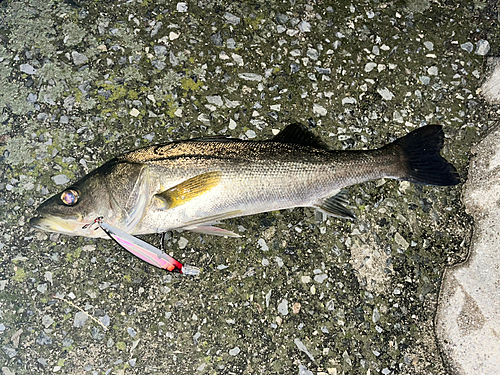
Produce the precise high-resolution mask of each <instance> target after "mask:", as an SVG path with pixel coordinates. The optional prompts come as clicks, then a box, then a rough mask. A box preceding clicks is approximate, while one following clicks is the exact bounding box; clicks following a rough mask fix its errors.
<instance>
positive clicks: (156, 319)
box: [0, 0, 498, 375]
mask: <svg viewBox="0 0 500 375" xmlns="http://www.w3.org/2000/svg"><path fill="white" fill-rule="evenodd" d="M332 3H333V2H332ZM489 4H490V3H488V2H481V1H446V2H444V1H443V2H441V1H435V2H430V1H427V0H417V1H407V2H386V1H380V2H368V1H366V2H363V1H352V2H336V3H335V4H332V5H329V4H327V3H322V2H310V4H302V3H300V2H298V1H297V2H296V1H294V0H291V1H288V2H276V3H275V2H274V1H269V2H254V3H252V4H246V3H238V2H234V3H230V4H229V2H228V4H226V3H224V2H220V1H210V0H200V1H198V2H176V1H174V2H169V1H162V0H159V1H150V0H143V1H133V0H130V1H106V2H102V1H92V2H90V1H67V2H62V1H53V0H46V1H39V0H32V1H28V0H25V1H4V2H2V3H1V4H0V40H1V43H0V155H1V156H0V159H1V163H0V168H1V169H2V173H1V174H0V257H1V258H0V260H1V262H0V340H1V343H0V345H1V347H2V350H1V351H0V366H1V368H2V372H3V374H5V375H9V374H33V373H53V372H56V373H62V374H132V373H137V374H150V373H173V372H174V371H175V372H176V373H181V374H187V373H189V374H198V373H199V374H291V373H293V374H297V373H298V374H303V375H306V374H307V375H310V374H318V375H320V374H321V375H324V374H377V373H382V374H445V373H447V366H448V365H447V362H446V358H443V356H442V354H441V352H440V350H439V348H438V347H437V344H436V340H435V336H434V328H433V319H434V316H435V310H436V302H437V296H438V291H439V286H440V280H441V276H442V273H443V270H444V268H445V267H446V266H448V265H451V264H455V263H457V262H459V261H461V260H463V259H465V257H466V252H467V248H468V242H469V239H470V225H471V219H470V218H469V217H468V216H467V215H466V214H465V212H464V210H463V207H462V204H461V201H460V196H461V186H460V185H459V186H458V187H453V188H436V187H427V186H425V187H423V186H416V185H413V184H409V183H405V182H401V183H400V182H396V181H388V180H381V181H374V182H370V183H365V184H362V185H360V186H356V187H353V188H351V189H350V190H349V196H350V200H351V203H352V206H353V209H354V211H355V213H356V215H357V217H358V219H357V220H356V221H354V222H353V221H346V220H338V219H334V218H324V217H322V215H318V214H316V213H315V212H314V211H313V210H312V209H295V210H290V211H282V212H271V213H266V214H261V215H256V216H251V217H244V218H239V219H233V220H228V221H227V222H225V225H224V227H225V228H227V229H229V230H233V231H236V232H238V233H240V234H242V235H243V237H242V238H241V239H227V238H226V239H224V238H213V237H209V236H200V235H198V234H192V233H187V232H183V233H177V232H174V233H172V234H171V235H170V236H169V237H168V241H167V242H168V243H167V249H168V250H169V251H170V252H171V254H173V255H174V256H175V257H176V258H178V259H180V260H181V259H182V260H184V261H186V262H187V263H190V264H195V265H198V266H201V267H203V270H202V273H201V275H200V276H199V277H196V278H190V277H183V276H182V275H179V274H168V273H165V272H164V271H161V270H158V269H154V268H153V267H150V266H148V265H147V264H145V263H144V262H142V261H140V260H139V259H136V258H134V257H133V256H131V255H130V254H128V253H126V252H125V251H123V250H121V249H119V248H118V247H117V245H115V244H114V243H112V242H111V241H106V240H93V239H85V238H73V237H69V236H64V235H56V234H48V233H43V232H39V231H36V230H33V229H32V228H30V226H29V225H28V223H27V221H28V220H29V218H31V217H32V216H33V215H34V210H35V208H36V207H37V206H38V204H39V203H40V202H41V201H43V200H44V199H46V198H48V197H49V196H50V195H52V194H54V193H56V192H58V191H60V190H61V189H63V187H64V186H65V185H67V184H68V183H69V182H71V181H75V180H76V179H77V178H79V177H81V176H83V175H85V174H86V173H88V171H90V170H92V169H93V168H95V167H97V166H99V165H101V164H102V163H104V162H105V161H106V160H109V159H110V158H111V157H113V156H114V155H117V154H120V153H122V152H125V151H129V150H132V149H134V148H137V147H140V146H147V145H150V144H156V143H164V142H168V141H171V140H176V139H186V138H190V137H200V136H209V135H216V134H222V135H231V136H233V137H239V138H243V139H267V138H269V137H271V136H272V134H274V133H276V132H277V130H279V129H282V128H284V127H285V126H286V125H287V124H289V123H290V122H295V121H300V122H303V123H305V124H308V126H309V127H310V128H311V129H312V130H313V131H314V132H315V133H316V134H318V135H321V136H322V137H323V139H324V140H325V141H326V142H327V143H328V144H329V145H330V146H331V147H333V148H336V149H363V148H374V147H379V146H381V145H383V144H386V143H388V142H390V141H392V140H394V139H395V138H396V137H399V136H402V135H404V134H406V133H407V132H408V131H411V130H413V129H415V128H416V127H419V126H422V125H426V124H432V123H440V124H442V125H444V127H445V132H446V136H447V138H446V144H445V148H444V151H443V155H444V156H445V157H446V158H447V159H448V160H450V161H452V162H453V163H454V164H455V166H456V167H457V169H458V170H459V172H460V174H461V175H462V176H466V175H467V166H468V161H469V158H470V148H471V145H473V144H474V143H476V142H477V141H478V140H479V139H480V138H481V136H482V135H483V134H485V133H486V132H487V131H488V130H489V129H490V128H491V126H492V124H493V122H494V116H493V115H495V111H496V109H495V108H493V109H492V108H491V107H489V106H487V105H486V104H485V103H484V102H483V101H482V99H481V98H480V96H479V93H478V91H477V88H478V87H479V86H480V84H481V82H482V80H483V77H484V74H485V68H484V65H485V59H486V58H487V57H488V56H493V55H495V54H498V42H497V40H498V28H495V25H496V24H495V23H496V22H497V11H496V8H495V7H491V6H490V5H489ZM146 239H147V240H148V241H150V242H153V243H156V244H158V242H159V239H158V237H155V236H149V237H146Z"/></svg>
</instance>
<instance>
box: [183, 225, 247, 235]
mask: <svg viewBox="0 0 500 375" xmlns="http://www.w3.org/2000/svg"><path fill="white" fill-rule="evenodd" d="M181 229H184V230H189V231H191V232H195V233H201V234H210V235H212V236H223V237H232V238H240V237H241V236H240V235H239V234H236V233H234V232H231V231H230V230H227V229H222V228H218V227H214V226H213V225H198V226H195V227H184V228H181Z"/></svg>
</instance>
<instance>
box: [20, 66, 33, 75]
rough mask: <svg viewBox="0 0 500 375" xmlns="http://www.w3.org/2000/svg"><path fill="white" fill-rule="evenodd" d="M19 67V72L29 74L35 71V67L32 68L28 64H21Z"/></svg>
mask: <svg viewBox="0 0 500 375" xmlns="http://www.w3.org/2000/svg"><path fill="white" fill-rule="evenodd" d="M19 69H20V70H21V72H23V73H26V74H30V75H32V74H35V73H36V69H35V68H33V67H32V66H31V65H30V64H21V66H20V67H19Z"/></svg>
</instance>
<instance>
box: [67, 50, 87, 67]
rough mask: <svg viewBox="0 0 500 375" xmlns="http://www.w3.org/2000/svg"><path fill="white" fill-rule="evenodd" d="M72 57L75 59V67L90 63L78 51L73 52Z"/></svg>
mask: <svg viewBox="0 0 500 375" xmlns="http://www.w3.org/2000/svg"><path fill="white" fill-rule="evenodd" d="M71 57H72V58H73V63H74V64H75V65H82V64H85V63H86V62H87V61H89V58H88V57H87V56H85V55H84V54H82V53H78V52H76V51H73V52H71Z"/></svg>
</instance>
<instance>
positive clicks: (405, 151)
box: [384, 125, 460, 186]
mask: <svg viewBox="0 0 500 375" xmlns="http://www.w3.org/2000/svg"><path fill="white" fill-rule="evenodd" d="M443 140H444V133H443V128H442V126H441V125H428V126H424V127H421V128H418V129H416V130H414V131H412V132H411V133H409V134H407V135H405V136H404V137H402V138H399V139H397V140H396V141H394V142H393V143H391V144H389V145H387V146H385V147H384V148H394V149H397V150H398V151H399V153H401V154H402V157H401V161H402V162H403V164H404V165H403V170H404V171H403V172H402V175H401V176H394V177H395V178H397V179H398V180H404V181H410V182H414V183H418V184H423V185H434V186H451V185H457V184H458V183H460V176H459V175H458V172H457V170H456V169H455V167H454V166H453V165H452V164H451V163H449V162H448V161H447V160H446V159H445V158H443V157H442V156H441V155H440V151H441V148H442V147H443Z"/></svg>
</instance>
